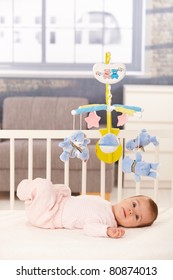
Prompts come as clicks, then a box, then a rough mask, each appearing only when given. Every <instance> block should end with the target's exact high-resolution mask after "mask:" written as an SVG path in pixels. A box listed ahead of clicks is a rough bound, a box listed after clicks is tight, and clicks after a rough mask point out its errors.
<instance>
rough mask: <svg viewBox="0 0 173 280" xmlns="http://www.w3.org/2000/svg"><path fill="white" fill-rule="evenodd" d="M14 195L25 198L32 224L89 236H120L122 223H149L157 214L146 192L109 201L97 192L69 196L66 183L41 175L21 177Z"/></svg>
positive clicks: (125, 224)
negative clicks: (117, 200) (29, 178)
mask: <svg viewBox="0 0 173 280" xmlns="http://www.w3.org/2000/svg"><path fill="white" fill-rule="evenodd" d="M17 196H18V197H19V199H20V200H23V201H25V209H26V215H27V217H28V220H29V222H30V223H31V224H32V225H34V226H37V227H41V228H47V229H60V228H66V229H83V231H84V233H85V234H86V235H89V236H100V237H111V238H120V237H122V236H123V235H124V233H125V230H124V227H142V226H149V225H151V224H152V223H153V222H154V221H155V219H156V218H157V215H158V208H157V205H156V203H155V202H154V201H153V200H152V199H151V198H149V197H147V196H142V195H139V196H134V197H129V198H127V199H124V200H122V201H121V202H119V203H117V204H114V205H112V204H111V203H110V202H108V201H106V200H105V199H103V198H101V197H100V196H94V195H79V196H71V191H70V189H69V187H67V186H65V185H63V184H52V182H51V181H49V180H47V179H42V178H36V179H34V180H27V179H25V180H23V181H21V183H20V184H19V185H18V188H17ZM119 226H122V227H123V228H120V227H119Z"/></svg>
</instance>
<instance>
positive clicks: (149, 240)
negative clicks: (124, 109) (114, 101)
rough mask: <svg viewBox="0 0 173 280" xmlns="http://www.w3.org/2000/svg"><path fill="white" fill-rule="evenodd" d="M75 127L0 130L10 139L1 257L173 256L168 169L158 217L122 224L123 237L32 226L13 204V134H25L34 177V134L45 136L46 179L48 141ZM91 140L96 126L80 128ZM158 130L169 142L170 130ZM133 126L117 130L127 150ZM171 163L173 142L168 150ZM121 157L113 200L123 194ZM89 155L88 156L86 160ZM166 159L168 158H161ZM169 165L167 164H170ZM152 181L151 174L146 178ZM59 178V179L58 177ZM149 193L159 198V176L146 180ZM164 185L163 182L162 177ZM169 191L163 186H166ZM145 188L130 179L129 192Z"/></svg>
mask: <svg viewBox="0 0 173 280" xmlns="http://www.w3.org/2000/svg"><path fill="white" fill-rule="evenodd" d="M72 132H73V131H70V130H66V131H65V130H59V131H54V130H39V131H38V130H1V131H0V139H10V197H9V209H5V210H0V244H1V245H0V248H1V249H0V259H1V260H10V259H15V260H20V259H23V260H25V259H27V260H28V259H31V260H32V259H40V260H44V259H50V260H55V259H56V260H57V259H59V260H67V259H68V260H69V259H71V260H78V259H80V260H88V259H90V260H99V259H104V260H106V259H109V260H110V259H112V260H116V259H117V260H123V259H126V260H127V259H132V260H133V259H138V260H140V259H156V260H159V259H165V260H166V259H172V258H173V176H172V171H173V170H172V171H170V176H171V180H170V185H169V192H170V195H169V198H168V203H167V205H166V206H165V207H162V206H161V205H159V204H158V206H159V217H158V219H157V221H156V222H155V223H154V224H153V225H152V226H151V227H144V228H136V229H126V235H125V236H124V237H123V238H121V239H110V238H94V237H88V236H85V235H84V234H83V233H82V231H81V230H73V231H71V230H70V231H69V230H66V229H61V230H45V229H40V228H36V227H33V226H32V225H30V224H29V223H28V222H27V219H26V216H25V212H24V209H17V207H16V198H15V187H14V181H15V153H14V144H15V141H16V140H17V139H28V178H29V179H32V178H33V142H34V140H35V139H46V143H47V144H46V145H47V154H46V162H47V165H46V178H47V179H50V180H51V140H52V139H54V140H55V139H64V138H65V137H68V136H69V135H70V134H71V133H72ZM83 132H84V133H85V135H86V137H87V138H89V139H99V138H100V137H101V135H100V132H99V131H98V130H83ZM149 132H150V134H152V135H157V136H158V138H159V141H160V143H162V141H163V145H164V141H165V139H169V141H170V143H173V131H172V130H171V131H170V130H169V131H168V130H163V129H162V130H151V131H149ZM138 133H139V131H137V130H121V131H120V132H119V134H118V138H119V141H120V143H121V145H122V147H123V155H125V153H126V151H125V148H124V147H125V141H126V140H127V139H134V138H135V137H136V135H137V134H138ZM159 155H160V150H159V147H156V148H154V149H153V159H154V160H155V161H159ZM169 155H170V156H171V159H172V163H173V147H172V150H171V152H169ZM122 158H123V156H122V157H121V158H120V160H119V161H118V180H117V186H116V188H115V197H114V201H115V202H116V201H120V200H121V199H123V198H124V195H123V189H124V187H123V185H124V179H125V178H124V175H123V173H122ZM89 160H90V159H89ZM69 164H70V163H69V161H67V162H65V164H64V183H65V184H66V185H69ZM165 164H166V163H165ZM105 166H106V164H105V163H104V162H102V161H101V162H100V196H102V197H105ZM170 170H171V168H170ZM81 172H82V176H81V178H82V179H81V194H86V193H87V187H86V186H87V184H86V181H87V162H84V161H81ZM150 180H152V179H150ZM57 183H58V182H57ZM150 184H152V195H151V196H152V198H153V199H154V200H155V201H156V202H158V194H159V191H160V187H159V184H160V181H159V177H158V178H157V179H156V180H152V182H151V181H150ZM162 184H163V182H162ZM165 192H167V189H165ZM140 193H143V188H142V187H141V184H140V183H136V184H135V182H134V188H133V195H136V194H140Z"/></svg>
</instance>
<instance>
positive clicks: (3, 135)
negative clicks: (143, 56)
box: [0, 130, 173, 209]
mask: <svg viewBox="0 0 173 280" xmlns="http://www.w3.org/2000/svg"><path fill="white" fill-rule="evenodd" d="M72 132H74V131H73V130H58V131H54V130H0V139H10V208H11V209H13V208H14V198H15V196H14V193H15V183H14V182H15V153H14V145H15V140H17V139H28V143H29V144H28V178H29V179H32V176H33V141H34V139H46V141H47V154H46V160H47V161H46V162H47V164H46V177H47V178H48V179H51V139H64V138H65V137H69V135H71V133H72ZM83 132H84V133H85V135H86V137H88V138H89V139H99V138H100V137H101V135H100V132H99V131H97V130H83ZM138 133H139V131H137V130H136V131H135V130H133V131H132V130H121V131H120V133H119V135H118V138H119V140H120V143H121V144H122V147H123V145H124V139H135V138H136V135H138ZM149 133H150V134H151V135H157V137H159V138H166V139H167V138H168V139H172V140H173V130H171V131H168V130H150V131H149ZM158 158H159V149H158V148H156V149H155V159H156V161H157V160H158ZM100 170H101V172H100V174H101V175H100V195H101V196H102V197H104V196H105V163H104V162H101V167H100ZM172 173H173V172H172ZM86 180H87V163H85V162H82V182H81V184H82V194H85V193H86V192H87V189H86ZM122 182H123V177H122V157H121V158H120V160H119V161H118V185H117V187H118V193H117V196H118V197H117V200H118V201H120V200H121V198H122V185H123V184H122ZM64 183H65V184H67V185H69V162H66V163H65V166H64ZM171 192H172V194H171V203H172V204H171V205H172V206H173V177H172V182H171ZM137 193H140V184H136V194H137ZM157 193H158V181H157V180H155V181H154V198H155V199H156V200H157Z"/></svg>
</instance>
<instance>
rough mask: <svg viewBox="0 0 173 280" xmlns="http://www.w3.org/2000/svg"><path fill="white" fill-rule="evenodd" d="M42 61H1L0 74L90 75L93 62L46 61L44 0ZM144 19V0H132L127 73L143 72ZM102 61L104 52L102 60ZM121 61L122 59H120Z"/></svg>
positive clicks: (43, 10)
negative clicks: (130, 46)
mask: <svg viewBox="0 0 173 280" xmlns="http://www.w3.org/2000/svg"><path fill="white" fill-rule="evenodd" d="M42 15H43V16H42V42H45V43H44V44H42V62H40V63H20V62H19V63H16V62H13V63H5V62H4V63H1V62H0V71H1V76H6V74H8V73H9V74H10V75H12V76H13V73H14V74H17V75H19V76H23V75H24V76H32V73H33V75H34V76H35V75H37V74H38V76H42V74H43V76H49V74H50V75H51V74H52V75H51V76H52V77H53V76H54V75H55V76H58V75H59V76H61V75H62V76H63V75H64V74H67V77H68V76H82V77H84V76H88V77H90V76H91V73H92V67H93V64H94V62H93V64H91V63H88V64H87V63H49V62H45V61H46V22H45V21H46V0H42ZM144 19H145V1H144V0H133V39H132V42H133V43H132V45H133V47H132V62H133V63H125V65H126V70H127V74H141V73H143V72H144V59H143V57H144V36H145V34H144ZM100 62H104V54H103V60H102V61H100ZM122 63H123V61H122Z"/></svg>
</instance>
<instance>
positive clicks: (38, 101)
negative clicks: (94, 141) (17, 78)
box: [2, 96, 88, 130]
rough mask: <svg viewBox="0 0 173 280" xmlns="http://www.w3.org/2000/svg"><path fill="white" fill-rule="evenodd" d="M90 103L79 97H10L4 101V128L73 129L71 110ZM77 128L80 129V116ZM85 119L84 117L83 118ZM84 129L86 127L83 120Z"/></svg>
mask: <svg viewBox="0 0 173 280" xmlns="http://www.w3.org/2000/svg"><path fill="white" fill-rule="evenodd" d="M85 104H88V100H87V99H86V98H78V97H25V96H24V97H8V98H5V99H4V103H3V120H2V128H3V129H43V130H44V129H50V130H61V129H72V128H73V117H72V115H71V111H72V110H73V109H76V108H78V107H79V106H82V105H85ZM75 118H78V120H76V126H77V127H76V129H79V116H75ZM82 119H84V118H82ZM82 129H86V122H85V121H83V123H82Z"/></svg>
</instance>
